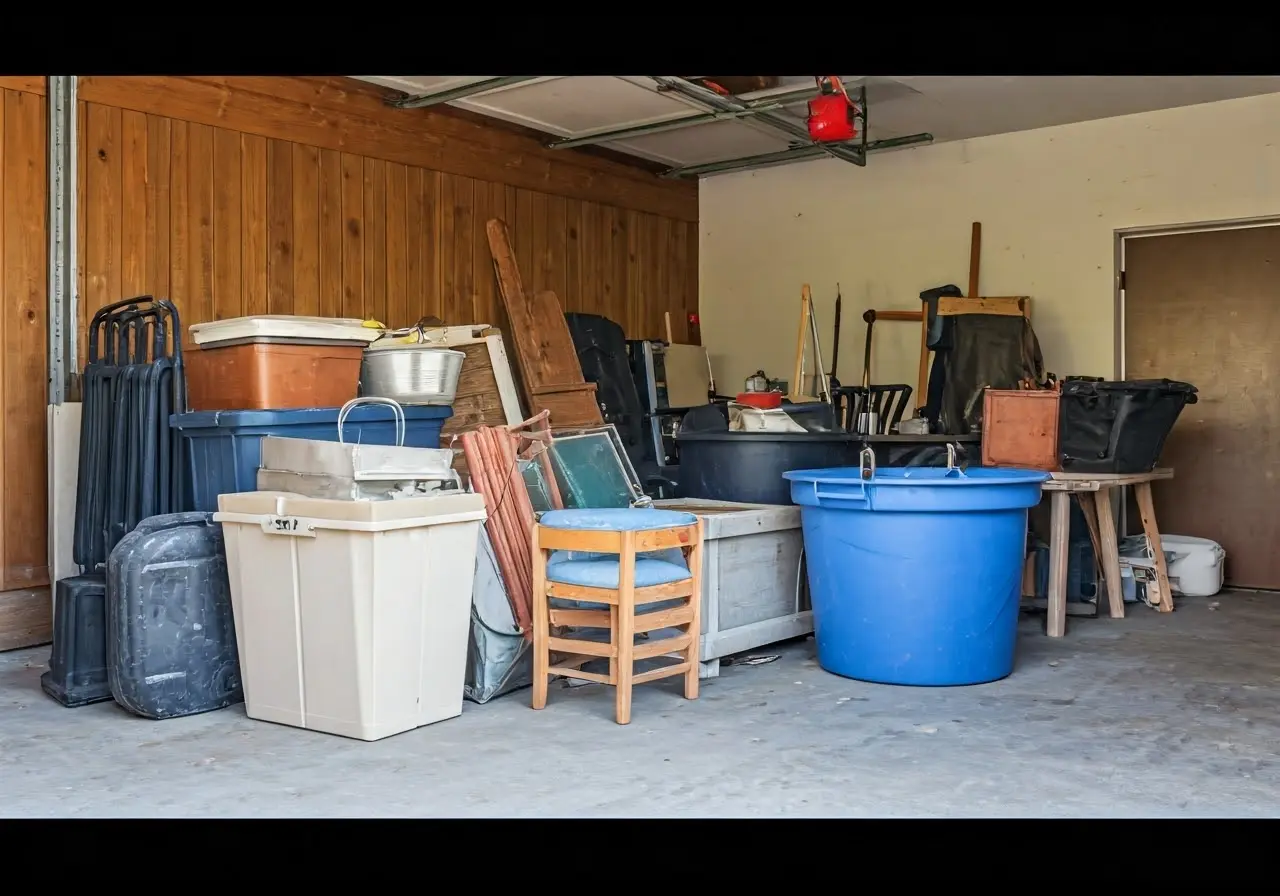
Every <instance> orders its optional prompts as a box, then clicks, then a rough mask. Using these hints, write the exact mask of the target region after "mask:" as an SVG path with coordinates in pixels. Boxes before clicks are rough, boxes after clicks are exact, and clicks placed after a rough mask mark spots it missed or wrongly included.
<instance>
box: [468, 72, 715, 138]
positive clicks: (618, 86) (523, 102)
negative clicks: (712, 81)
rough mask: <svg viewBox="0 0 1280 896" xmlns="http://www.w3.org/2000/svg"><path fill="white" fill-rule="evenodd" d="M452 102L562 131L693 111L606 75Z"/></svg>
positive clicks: (570, 132)
mask: <svg viewBox="0 0 1280 896" xmlns="http://www.w3.org/2000/svg"><path fill="white" fill-rule="evenodd" d="M457 105H459V106H463V107H465V108H467V109H471V110H473V111H475V112H480V113H483V114H486V115H493V116H495V117H498V118H503V119H505V120H507V121H511V122H515V123H516V124H522V125H524V126H525V127H529V128H533V129H534V130H539V131H545V132H546V133H549V134H558V135H560V136H563V137H577V136H581V135H582V134H586V133H590V132H594V131H602V130H613V129H615V128H620V127H625V126H628V125H634V124H648V123H650V122H655V121H665V120H668V119H671V118H680V117H684V116H687V115H689V114H690V113H696V110H693V109H691V108H690V107H689V105H688V104H687V103H684V102H681V101H679V100H675V99H672V98H671V97H667V96H662V95H660V94H658V93H656V92H655V91H653V90H646V89H645V88H643V87H639V86H637V85H635V84H631V83H629V82H627V81H623V80H621V79H619V78H614V77H611V76H580V77H571V78H558V79H556V80H554V81H544V82H542V83H538V84H531V85H528V86H526V85H519V86H516V87H511V88H509V89H507V90H503V91H502V92H501V93H493V94H484V95H482V96H477V97H472V98H468V99H466V100H459V101H458V102H457Z"/></svg>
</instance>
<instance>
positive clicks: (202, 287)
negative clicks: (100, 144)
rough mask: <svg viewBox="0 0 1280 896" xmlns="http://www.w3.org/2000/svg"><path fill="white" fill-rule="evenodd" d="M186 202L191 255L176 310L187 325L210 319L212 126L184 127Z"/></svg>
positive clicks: (211, 282)
mask: <svg viewBox="0 0 1280 896" xmlns="http://www.w3.org/2000/svg"><path fill="white" fill-rule="evenodd" d="M187 202H188V205H187V213H188V215H189V216H190V223H189V225H188V233H189V235H190V243H189V247H190V251H191V255H190V264H189V265H188V266H187V305H186V308H183V309H179V310H180V311H185V313H186V316H185V318H184V320H185V321H186V323H187V324H188V325H190V324H196V323H200V322H202V321H207V320H212V319H213V129H212V128H210V127H208V126H206V125H202V124H193V125H190V126H189V127H188V129H187ZM189 332H190V331H188V333H189Z"/></svg>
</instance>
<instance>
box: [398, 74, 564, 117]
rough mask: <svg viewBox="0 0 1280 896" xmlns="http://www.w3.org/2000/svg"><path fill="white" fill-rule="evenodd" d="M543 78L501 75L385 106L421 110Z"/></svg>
mask: <svg viewBox="0 0 1280 896" xmlns="http://www.w3.org/2000/svg"><path fill="white" fill-rule="evenodd" d="M545 77H546V75H503V76H502V77H500V78H485V79H484V80H483V81H473V82H472V83H470V84H462V85H460V86H458V87H450V88H447V89H445V90H437V91H435V92H434V93H419V94H415V95H413V96H406V97H403V98H402V99H398V100H390V101H388V103H387V105H389V106H394V107H396V108H397V109H421V108H424V107H426V106H438V105H440V104H441V103H452V102H453V101H455V100H465V99H468V98H469V97H473V96H479V95H480V94H482V93H489V92H490V91H493V90H500V89H502V88H503V87H514V86H515V85H516V84H523V83H524V82H525V81H532V80H534V79H535V78H545Z"/></svg>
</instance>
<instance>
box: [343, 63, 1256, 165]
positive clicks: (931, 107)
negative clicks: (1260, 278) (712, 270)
mask: <svg viewBox="0 0 1280 896" xmlns="http://www.w3.org/2000/svg"><path fill="white" fill-rule="evenodd" d="M485 79H486V78H485V77H484V76H476V75H470V76H442V75H379V76H365V77H362V78H361V80H365V81H370V82H373V83H376V84H381V85H383V86H386V87H392V88H394V89H397V90H402V91H404V92H406V93H409V94H430V93H437V92H440V91H443V90H448V89H451V88H456V87H460V86H463V85H465V84H468V83H473V82H478V81H482V80H485ZM842 80H843V81H844V83H845V85H846V87H847V88H848V89H849V91H850V93H852V92H853V90H854V89H855V88H857V87H858V86H860V85H861V84H865V85H866V86H867V94H868V103H869V106H870V108H869V110H868V112H869V116H868V117H869V119H870V124H871V128H870V133H869V135H868V137H869V139H871V140H882V139H885V138H889V137H902V136H908V135H911V134H917V133H922V132H927V133H931V134H933V135H934V141H935V142H936V143H941V142H945V141H948V140H963V139H968V138H972V137H979V136H986V135H989V134H998V133H1007V132H1012V131H1020V130H1028V129H1032V128H1042V127H1048V126H1052V125H1062V124H1070V123H1072V122H1078V121H1089V120H1093V119H1098V118H1107V117H1111V116H1115V115H1127V114H1132V113H1136V112H1145V111H1150V110H1155V109H1166V108H1174V107H1177V106H1185V105H1191V104H1195V103H1204V102H1212V101H1215V100H1223V99H1230V98H1234V97H1244V96H1252V95H1257V94H1262V93H1271V92H1280V77H1275V76H1257V77H1237V76H1217V77H1154V76H1152V77H1127V76H1126V77H1095V76H1060V77H1008V76H972V77H963V76H961V77H957V76H927V75H926V76H915V75H913V76H893V77H854V76H849V77H843V78H842ZM805 82H809V83H812V81H811V79H809V78H807V77H803V76H796V77H789V78H783V79H782V83H781V84H780V85H779V86H778V87H777V88H774V89H773V90H770V91H761V92H760V93H758V94H752V95H751V96H753V97H756V98H760V97H763V96H767V95H770V94H774V93H781V92H786V91H788V90H794V89H795V88H796V87H797V86H803V85H804V83H805ZM814 92H815V93H816V92H817V91H816V88H815V91H814ZM453 105H455V106H460V107H465V108H468V109H471V110H472V111H475V112H479V113H481V114H484V115H490V116H492V117H494V118H500V119H503V120H506V121H510V122H513V123H516V124H520V125H523V126H524V127H528V128H532V129H534V130H537V131H542V132H544V133H547V134H550V135H555V136H560V137H581V136H586V135H590V134H598V133H601V132H606V131H614V130H619V129H622V128H626V127H633V126H636V125H641V124H651V123H654V122H660V121H672V120H677V119H680V118H686V117H689V116H691V115H697V114H698V113H700V112H703V111H705V110H703V109H702V108H701V107H699V106H696V105H695V104H692V103H690V102H689V101H687V100H684V99H681V98H678V97H676V96H673V95H664V94H660V93H658V92H657V90H656V88H655V86H654V85H653V82H652V81H650V80H648V79H646V78H638V77H613V76H541V77H540V78H539V79H538V80H536V81H530V82H527V83H522V84H518V85H515V86H513V87H508V88H505V89H502V90H500V91H495V92H491V93H488V94H483V95H478V96H474V97H469V98H466V99H463V100H458V101H455V102H454V103H453ZM786 113H787V114H788V117H791V118H792V119H793V122H794V123H795V124H797V125H801V126H803V121H804V115H805V100H804V99H801V100H800V101H799V102H797V103H795V104H794V105H792V104H788V107H787V109H786ZM602 145H605V146H608V147H609V148H611V149H616V150H620V151H622V152H629V153H632V154H633V155H637V156H641V157H644V158H648V159H653V160H656V161H660V162H664V163H666V164H669V165H672V166H675V167H680V166H685V165H697V164H704V163H707V162H716V161H722V160H726V159H733V158H742V157H745V156H751V155H757V154H760V153H768V152H776V151H779V150H782V149H785V148H787V146H788V145H789V138H788V137H787V136H784V135H781V134H778V133H776V132H773V131H771V130H768V129H767V128H766V127H765V126H764V125H762V124H760V123H759V122H758V121H757V122H754V123H751V124H747V123H744V121H722V122H716V123H714V124H703V125H693V126H690V127H687V128H681V129H677V130H673V131H665V132H662V133H658V134H649V135H646V136H642V137H635V138H632V139H629V140H621V141H612V142H610V143H607V144H602Z"/></svg>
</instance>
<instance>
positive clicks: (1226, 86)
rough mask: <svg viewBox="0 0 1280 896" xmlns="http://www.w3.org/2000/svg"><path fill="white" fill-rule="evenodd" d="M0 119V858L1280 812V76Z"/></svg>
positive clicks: (264, 95)
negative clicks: (259, 833)
mask: <svg viewBox="0 0 1280 896" xmlns="http://www.w3.org/2000/svg"><path fill="white" fill-rule="evenodd" d="M1103 81H1105V82H1106V83H1105V85H1104V84H1102V82H1103ZM1104 88H1105V89H1104ZM0 102H2V107H0V217H2V218H3V221H2V222H0V223H2V225H3V226H2V227H0V262H2V265H3V278H2V279H0V290H3V297H4V302H3V316H2V320H3V325H2V326H3V329H2V332H3V337H4V345H5V347H6V352H5V354H4V356H3V359H0V383H2V384H3V388H2V389H0V396H2V397H3V401H4V416H3V423H2V424H0V450H2V451H3V458H4V462H3V464H0V513H2V514H3V525H0V651H2V652H0V811H2V812H3V813H4V814H5V815H8V816H25V817H34V816H69V815H82V816H120V815H128V816H136V817H148V816H201V815H203V816H209V817H217V816H259V817H273V816H274V817H284V816H296V817H305V816H361V815H365V816H460V815H473V816H548V815H551V816H564V815H580V816H664V815H665V816H677V815H683V816H706V815H715V816H725V815H729V816H786V815H819V816H834V815H845V816H889V815H898V816H959V817H964V816H979V815H987V816H991V815H1018V816H1076V815H1079V816H1090V817H1097V816H1100V815H1117V814H1119V815H1130V816H1134V815H1139V816H1152V817H1154V816H1176V815H1238V816H1249V815H1269V814H1272V813H1273V812H1274V806H1275V805H1276V803H1277V800H1280V777H1278V776H1277V775H1276V772H1275V769H1276V768H1277V763H1276V760H1277V749H1276V747H1275V744H1276V742H1277V740H1278V739H1280V712H1277V711H1276V709H1275V706H1276V704H1277V697H1278V696H1280V660H1278V659H1277V657H1276V653H1275V650H1274V644H1275V643H1276V640H1277V638H1278V637H1280V598H1278V597H1277V596H1276V594H1275V592H1276V591H1277V590H1280V559H1278V557H1277V554H1276V552H1275V550H1274V545H1275V544H1276V543H1277V542H1278V541H1280V522H1278V521H1277V516H1276V514H1275V511H1274V508H1275V507H1276V506H1277V502H1278V501H1280V482H1278V481H1277V478H1276V475H1275V473H1274V470H1275V468H1276V466H1277V463H1278V462H1280V456H1274V457H1273V456H1272V454H1271V452H1272V451H1273V450H1276V447H1275V446H1277V445H1280V392H1277V391H1276V389H1275V381H1276V376H1277V372H1278V369H1277V362H1276V360H1275V357H1274V353H1273V351H1272V344H1273V342H1274V341H1275V338H1276V335H1277V333H1280V279H1277V277H1276V276H1275V271H1274V262H1275V260H1276V259H1277V258H1280V180H1278V179H1277V174H1276V172H1280V78H1276V77H1235V76H1232V77H1167V78H1145V77H1113V78H1107V79H1102V78H1089V77H1053V78H1043V77H954V76H928V77H924V76H919V77H914V76H913V77H896V78H890V77H870V76H836V75H828V76H817V77H812V76H804V77H744V76H733V77H729V76H697V77H693V76H687V77H686V76H679V77H677V76H646V77H639V76H637V77H613V76H591V77H586V76H571V77H566V76H555V77H552V76H501V77H498V76H494V77H472V76H468V77H446V76H369V77H363V76H362V77H359V78H356V77H351V78H343V77H328V78H315V77H215V76H199V77H158V76H136V77H103V76H85V77H69V76H66V77H63V76H59V77H49V78H45V77H20V76H4V77H0ZM1206 165H1208V166H1209V168H1210V169H1211V171H1210V173H1211V176H1208V175H1207V174H1206ZM1190 171H1195V172H1198V176H1196V177H1188V173H1189V172H1190ZM46 381H47V388H43V387H42V386H41V384H42V383H45V382H46ZM516 743H518V744H519V748H518V749H515V748H514V747H513V745H514V744H516ZM586 744H590V745H591V746H592V749H591V751H590V752H591V759H590V762H589V763H587V764H582V763H579V762H578V761H577V760H574V761H572V762H566V757H572V756H575V755H576V756H579V757H585V756H586V753H585V752H584V750H585V746H584V745H586ZM142 748H145V749H142ZM574 751H577V752H576V753H575V752H574Z"/></svg>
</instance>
